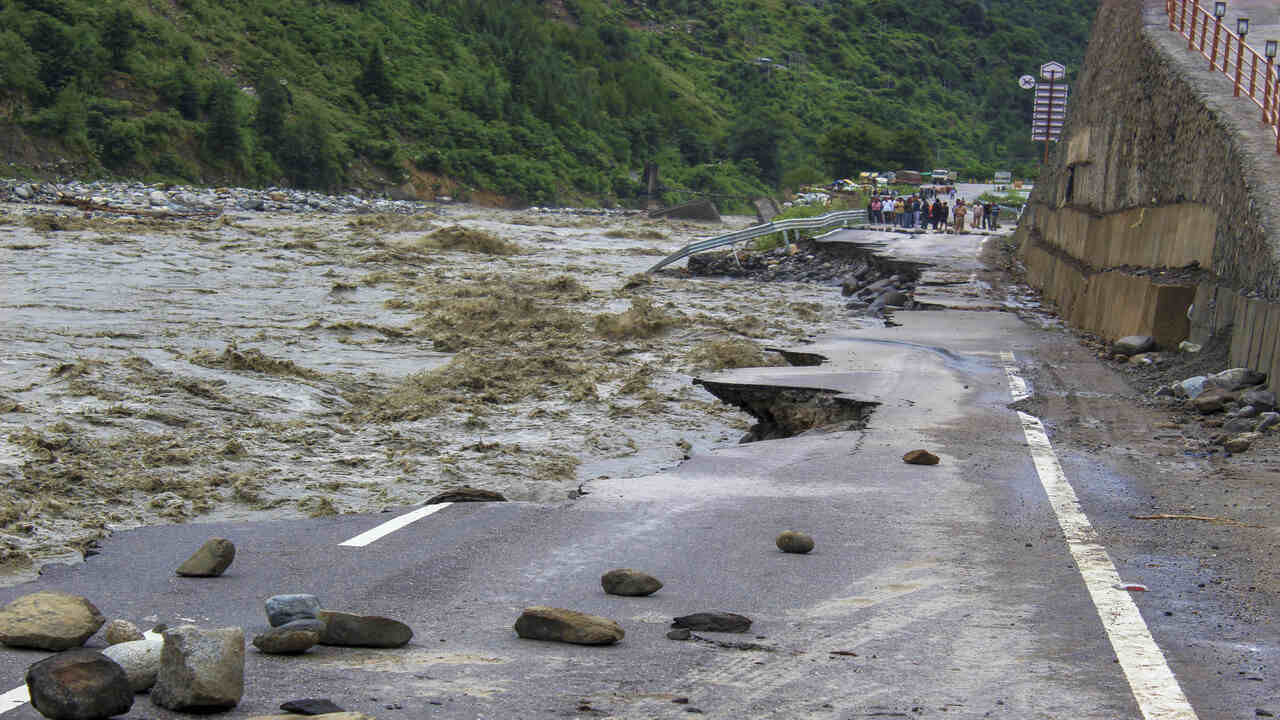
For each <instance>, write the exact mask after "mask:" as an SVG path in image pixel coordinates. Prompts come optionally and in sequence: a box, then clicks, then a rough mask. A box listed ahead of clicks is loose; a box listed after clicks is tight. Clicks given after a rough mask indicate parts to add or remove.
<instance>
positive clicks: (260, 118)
mask: <svg viewBox="0 0 1280 720" xmlns="http://www.w3.org/2000/svg"><path fill="white" fill-rule="evenodd" d="M256 89H257V91H258V114H257V116H256V117H255V118H254V121H253V126H254V129H255V130H257V131H258V136H259V137H261V138H262V139H263V140H266V141H267V142H268V143H271V144H275V143H278V142H279V141H280V138H281V137H282V136H283V135H284V121H285V118H287V117H288V116H289V110H290V109H291V108H292V107H293V95H292V94H291V93H290V92H289V88H288V87H286V86H285V85H284V83H283V82H281V81H280V79H279V78H277V77H276V76H274V75H270V74H268V75H264V76H263V77H262V78H261V79H260V80H258V82H257V84H256Z"/></svg>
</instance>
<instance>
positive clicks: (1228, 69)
mask: <svg viewBox="0 0 1280 720" xmlns="http://www.w3.org/2000/svg"><path fill="white" fill-rule="evenodd" d="M1165 8H1166V10H1167V11H1168V13H1169V29H1170V30H1172V31H1173V32H1176V33H1179V34H1181V35H1182V36H1183V37H1185V38H1186V39H1187V49H1188V50H1192V51H1195V50H1198V51H1199V52H1200V54H1201V55H1202V56H1204V58H1205V59H1206V60H1208V61H1209V69H1210V70H1213V71H1217V72H1221V73H1222V74H1223V75H1225V76H1227V78H1228V79H1230V80H1231V81H1232V84H1233V85H1234V87H1235V90H1234V94H1235V96H1236V97H1240V95H1242V94H1243V95H1245V96H1246V97H1248V98H1249V99H1250V100H1252V101H1253V104H1254V105H1257V106H1258V107H1259V108H1260V109H1261V110H1262V123H1263V124H1264V125H1266V126H1267V127H1269V128H1271V132H1272V133H1274V134H1275V136H1276V152H1277V153H1280V77H1278V76H1277V75H1276V67H1275V64H1274V63H1275V60H1274V58H1271V57H1263V56H1262V55H1259V54H1258V51H1257V50H1254V49H1253V48H1252V47H1249V45H1248V44H1247V43H1245V41H1244V37H1242V36H1241V35H1239V34H1237V33H1234V32H1232V31H1231V28H1229V27H1225V26H1223V24H1222V18H1220V17H1216V16H1215V15H1214V14H1213V12H1212V11H1211V10H1210V9H1208V8H1206V7H1204V6H1202V5H1201V4H1200V0H1165ZM1219 46H1221V48H1222V52H1221V53H1219V51H1218V49H1219ZM1233 47H1234V50H1235V56H1234V60H1233V59H1232V48H1233ZM1259 66H1261V71H1259Z"/></svg>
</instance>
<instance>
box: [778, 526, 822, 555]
mask: <svg viewBox="0 0 1280 720" xmlns="http://www.w3.org/2000/svg"><path fill="white" fill-rule="evenodd" d="M774 544H775V545H777V546H778V549H779V550H781V551H782V552H785V553H799V554H804V553H807V552H809V551H810V550H813V538H811V537H809V536H808V535H806V534H804V533H800V532H796V531H794V530H786V531H784V532H782V533H781V534H780V535H778V538H777V539H776V540H774Z"/></svg>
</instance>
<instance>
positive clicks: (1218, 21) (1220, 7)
mask: <svg viewBox="0 0 1280 720" xmlns="http://www.w3.org/2000/svg"><path fill="white" fill-rule="evenodd" d="M1226 14H1227V4H1226V3H1224V2H1216V3H1214V4H1213V51H1212V52H1211V53H1210V54H1209V69H1210V70H1217V69H1218V36H1219V35H1221V34H1222V18H1223V16H1225V15H1226ZM1222 67H1223V69H1226V67H1227V65H1226V63H1225V62H1224V63H1223V64H1222Z"/></svg>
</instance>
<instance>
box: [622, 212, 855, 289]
mask: <svg viewBox="0 0 1280 720" xmlns="http://www.w3.org/2000/svg"><path fill="white" fill-rule="evenodd" d="M866 221H867V211H866V210H841V211H839V212H833V213H827V214H826V215H819V216H818V217H810V218H796V219H794V220H779V221H777V222H768V223H765V224H763V225H753V226H751V227H749V228H746V229H743V230H738V231H737V232H731V233H728V234H726V235H720V236H718V237H713V238H710V239H707V240H699V241H697V242H692V243H689V244H688V245H685V246H684V247H682V248H680V249H679V250H677V251H675V252H673V253H671V254H670V255H668V256H666V257H665V258H663V259H662V261H661V262H659V263H658V264H656V265H654V266H653V267H651V268H649V269H648V270H646V271H645V272H649V273H652V272H657V271H659V270H661V269H662V268H664V267H666V266H668V265H670V264H671V263H674V262H679V261H680V260H683V259H684V258H687V257H689V256H690V255H696V254H697V253H700V252H706V251H707V250H714V249H716V248H719V247H724V246H726V245H733V244H734V243H740V242H745V241H747V240H751V239H753V238H758V237H762V236H764V235H771V234H773V233H776V232H780V233H782V234H783V237H784V238H785V237H786V236H787V234H788V233H790V232H793V231H794V232H799V231H800V230H821V229H824V228H829V227H833V226H836V225H840V226H845V227H847V226H848V225H849V223H865V222H866Z"/></svg>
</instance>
